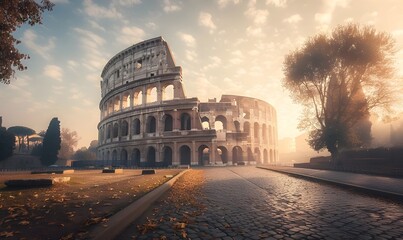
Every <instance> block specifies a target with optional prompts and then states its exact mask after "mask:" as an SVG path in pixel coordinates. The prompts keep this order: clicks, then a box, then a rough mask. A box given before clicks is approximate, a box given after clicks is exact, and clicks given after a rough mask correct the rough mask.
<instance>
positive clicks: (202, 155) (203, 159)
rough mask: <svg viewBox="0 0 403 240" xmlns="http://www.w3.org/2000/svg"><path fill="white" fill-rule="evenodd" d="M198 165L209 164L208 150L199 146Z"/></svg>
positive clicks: (203, 146)
mask: <svg viewBox="0 0 403 240" xmlns="http://www.w3.org/2000/svg"><path fill="white" fill-rule="evenodd" d="M198 153H199V160H198V162H199V165H200V166H205V165H209V164H210V149H209V147H207V146H206V145H201V146H200V147H199V149H198Z"/></svg>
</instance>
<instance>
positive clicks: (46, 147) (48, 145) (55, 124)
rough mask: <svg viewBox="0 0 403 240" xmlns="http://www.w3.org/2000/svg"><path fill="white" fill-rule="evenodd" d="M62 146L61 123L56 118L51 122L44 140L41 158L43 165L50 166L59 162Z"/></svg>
mask: <svg viewBox="0 0 403 240" xmlns="http://www.w3.org/2000/svg"><path fill="white" fill-rule="evenodd" d="M60 144H61V138H60V121H59V120H58V119H57V117H55V118H53V119H52V120H51V121H50V123H49V127H48V129H47V130H46V134H45V137H44V138H43V144H42V156H41V162H42V164H43V165H46V166H49V165H52V164H54V163H55V162H56V161H57V155H58V153H59V150H60Z"/></svg>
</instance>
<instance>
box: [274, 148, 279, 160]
mask: <svg viewBox="0 0 403 240" xmlns="http://www.w3.org/2000/svg"><path fill="white" fill-rule="evenodd" d="M273 152H274V159H273V162H276V161H277V159H278V156H277V155H278V152H277V150H274V151H273Z"/></svg>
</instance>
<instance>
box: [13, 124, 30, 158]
mask: <svg viewBox="0 0 403 240" xmlns="http://www.w3.org/2000/svg"><path fill="white" fill-rule="evenodd" d="M7 131H8V132H10V133H12V134H14V135H15V136H16V137H17V138H18V151H19V152H21V150H22V148H23V146H27V147H28V150H29V136H30V135H32V134H35V130H33V129H31V128H29V127H24V126H13V127H9V128H8V129H7Z"/></svg>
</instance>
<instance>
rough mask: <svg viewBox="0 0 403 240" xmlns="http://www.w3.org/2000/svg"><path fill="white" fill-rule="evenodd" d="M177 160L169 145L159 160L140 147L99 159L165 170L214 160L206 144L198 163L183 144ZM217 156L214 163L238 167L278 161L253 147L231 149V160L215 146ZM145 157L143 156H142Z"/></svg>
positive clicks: (152, 150) (152, 149) (152, 151)
mask: <svg viewBox="0 0 403 240" xmlns="http://www.w3.org/2000/svg"><path fill="white" fill-rule="evenodd" d="M178 150H179V151H178V156H179V161H177V162H175V161H174V160H173V149H172V148H171V147H169V146H164V147H163V148H162V149H161V155H160V157H159V161H157V160H158V159H157V155H158V154H159V153H158V152H157V150H156V148H155V147H154V146H148V147H147V148H146V149H145V152H143V153H142V151H141V150H140V149H139V148H133V149H132V151H131V153H130V152H129V151H128V150H127V149H125V148H123V149H121V150H120V151H118V150H117V149H113V150H112V151H110V150H105V151H102V150H101V151H100V155H101V156H100V157H101V158H102V160H104V161H105V162H106V163H107V164H109V165H112V166H115V167H116V166H120V167H168V166H172V165H198V166H204V165H210V164H212V163H213V162H215V161H212V159H210V156H211V154H210V148H209V147H208V146H207V145H200V146H199V147H198V151H197V154H198V156H197V163H192V161H191V159H192V151H191V148H190V147H189V146H188V145H182V146H181V147H180V148H179V149H178ZM216 151H217V156H216V158H217V159H216V160H219V162H222V163H223V164H228V163H230V162H232V164H234V165H235V164H240V163H246V162H256V163H258V164H269V163H273V162H275V161H276V159H277V157H278V156H277V152H276V150H273V149H270V150H267V149H266V148H265V149H263V151H262V152H261V150H260V148H255V149H254V151H252V149H251V148H247V149H246V152H244V151H243V149H242V148H241V147H240V146H234V147H233V148H232V149H231V150H230V151H231V156H232V157H231V159H230V157H229V152H228V150H227V148H226V147H224V146H218V147H217V148H216ZM142 155H144V156H142Z"/></svg>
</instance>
